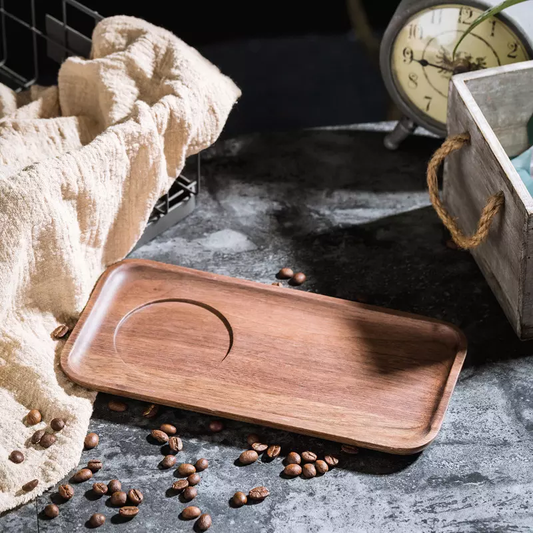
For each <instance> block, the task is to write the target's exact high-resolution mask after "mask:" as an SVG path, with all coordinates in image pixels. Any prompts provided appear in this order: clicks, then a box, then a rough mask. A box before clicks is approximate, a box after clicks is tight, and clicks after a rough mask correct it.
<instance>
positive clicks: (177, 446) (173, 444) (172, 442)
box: [168, 437, 183, 453]
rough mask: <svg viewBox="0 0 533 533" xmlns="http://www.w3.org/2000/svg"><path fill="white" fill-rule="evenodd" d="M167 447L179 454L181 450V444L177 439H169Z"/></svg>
mask: <svg viewBox="0 0 533 533" xmlns="http://www.w3.org/2000/svg"><path fill="white" fill-rule="evenodd" d="M168 445H169V447H170V449H171V450H172V451H173V452H176V453H177V452H181V450H183V442H182V441H181V439H180V438H179V437H170V439H168Z"/></svg>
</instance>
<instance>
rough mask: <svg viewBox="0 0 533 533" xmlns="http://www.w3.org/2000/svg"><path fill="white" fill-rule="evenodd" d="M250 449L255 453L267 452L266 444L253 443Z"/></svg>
mask: <svg viewBox="0 0 533 533" xmlns="http://www.w3.org/2000/svg"><path fill="white" fill-rule="evenodd" d="M252 448H253V449H254V450H255V451H256V452H257V453H263V452H264V451H266V450H268V444H262V443H260V442H254V443H253V444H252Z"/></svg>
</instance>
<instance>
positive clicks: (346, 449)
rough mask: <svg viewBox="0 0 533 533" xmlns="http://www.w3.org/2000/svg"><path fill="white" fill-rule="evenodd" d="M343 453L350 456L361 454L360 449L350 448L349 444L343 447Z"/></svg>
mask: <svg viewBox="0 0 533 533" xmlns="http://www.w3.org/2000/svg"><path fill="white" fill-rule="evenodd" d="M341 451H342V452H344V453H348V454H350V455H356V454H358V453H359V448H356V447H355V446H350V445H349V444H343V445H342V446H341Z"/></svg>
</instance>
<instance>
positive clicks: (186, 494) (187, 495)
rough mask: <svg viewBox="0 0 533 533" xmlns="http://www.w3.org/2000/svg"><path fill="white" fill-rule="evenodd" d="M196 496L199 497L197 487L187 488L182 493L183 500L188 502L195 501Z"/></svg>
mask: <svg viewBox="0 0 533 533" xmlns="http://www.w3.org/2000/svg"><path fill="white" fill-rule="evenodd" d="M196 496H198V489H197V488H196V487H187V488H186V489H185V490H184V491H183V493H182V497H183V499H184V500H185V501H187V502H190V501H191V500H194V498H196Z"/></svg>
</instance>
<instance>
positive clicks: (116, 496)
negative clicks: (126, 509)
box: [109, 490, 128, 507]
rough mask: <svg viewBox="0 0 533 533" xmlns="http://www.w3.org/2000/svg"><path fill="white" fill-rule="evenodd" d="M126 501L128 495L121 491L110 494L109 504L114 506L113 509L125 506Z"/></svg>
mask: <svg viewBox="0 0 533 533" xmlns="http://www.w3.org/2000/svg"><path fill="white" fill-rule="evenodd" d="M127 500H128V495H127V494H126V493H125V492H124V491H123V490H119V491H117V492H113V494H111V497H110V498H109V503H110V504H111V505H114V506H115V507H121V506H122V505H126V501H127Z"/></svg>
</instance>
